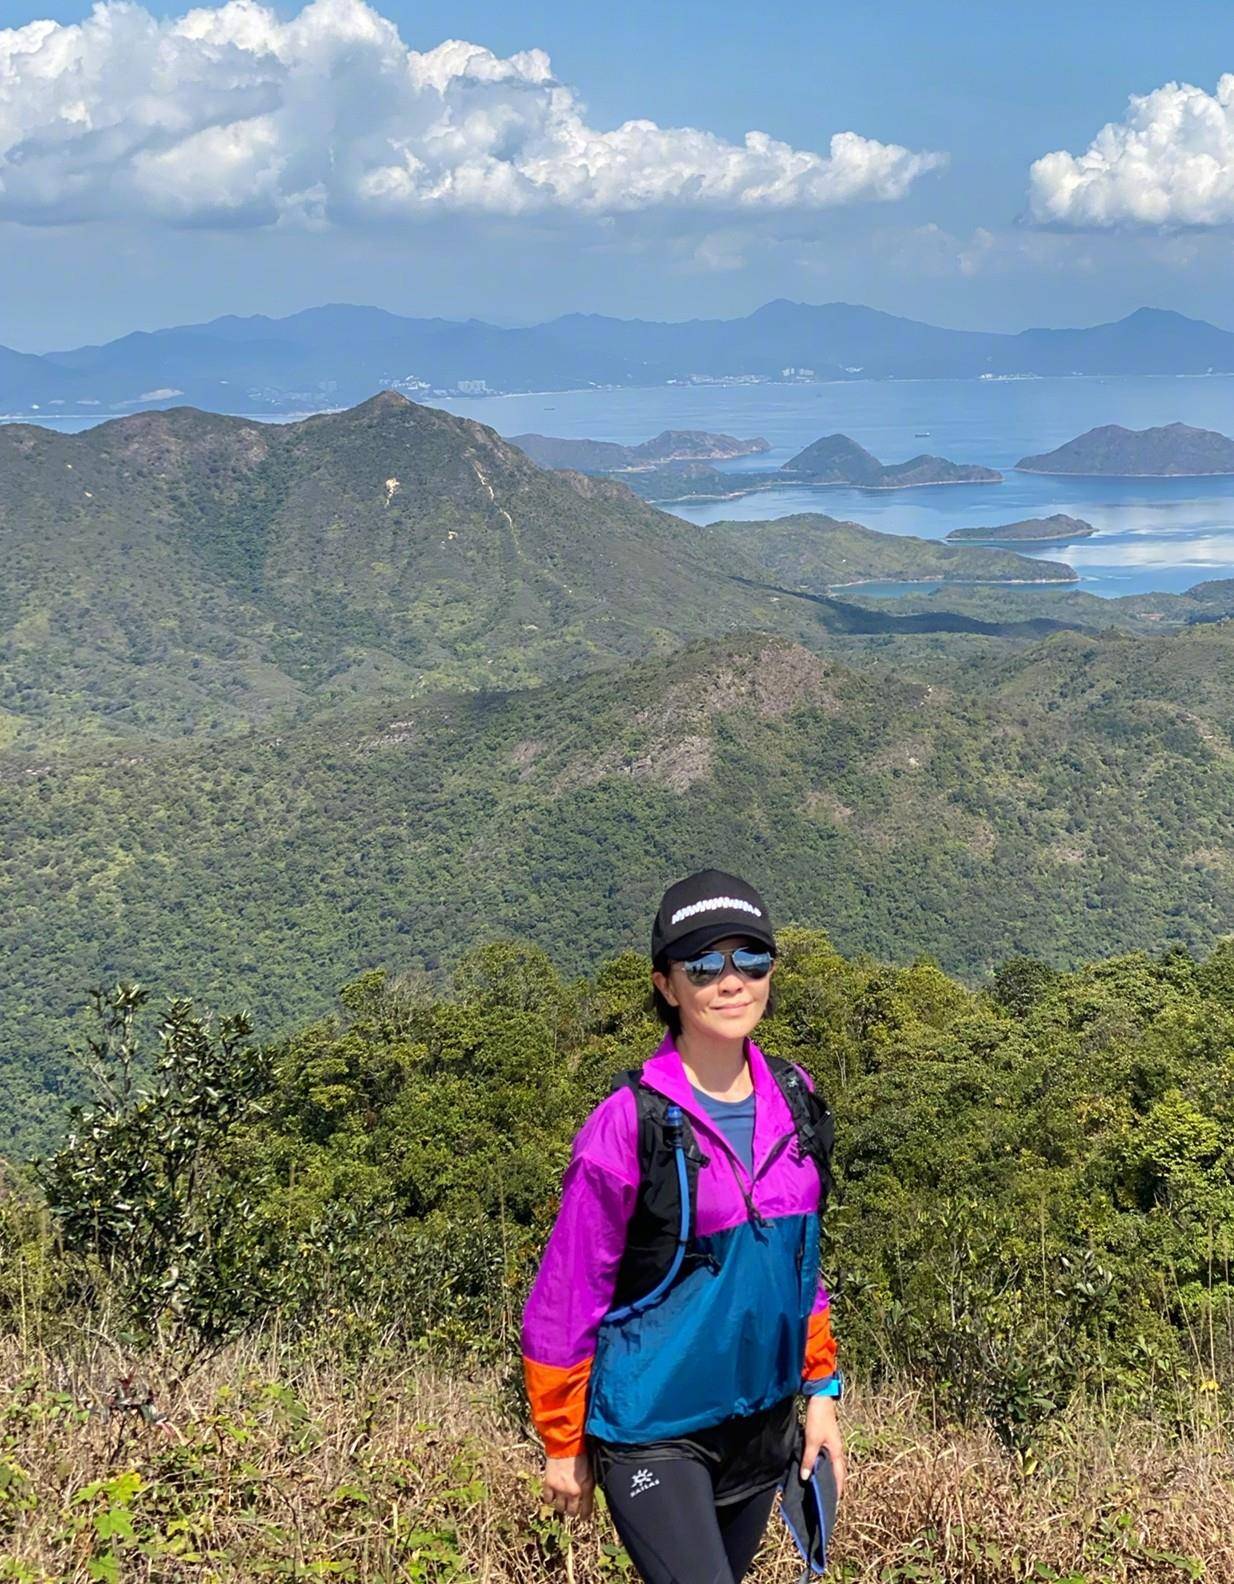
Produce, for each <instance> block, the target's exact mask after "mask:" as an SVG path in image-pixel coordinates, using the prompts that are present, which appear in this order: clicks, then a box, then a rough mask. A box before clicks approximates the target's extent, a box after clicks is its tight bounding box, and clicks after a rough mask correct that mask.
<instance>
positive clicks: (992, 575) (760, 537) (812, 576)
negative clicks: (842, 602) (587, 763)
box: [707, 512, 1077, 592]
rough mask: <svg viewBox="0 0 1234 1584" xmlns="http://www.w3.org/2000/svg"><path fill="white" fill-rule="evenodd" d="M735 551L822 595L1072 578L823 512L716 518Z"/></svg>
mask: <svg viewBox="0 0 1234 1584" xmlns="http://www.w3.org/2000/svg"><path fill="white" fill-rule="evenodd" d="M707 531H708V533H710V534H712V535H713V536H715V537H717V538H722V539H723V540H724V542H725V544H726V545H728V546H730V547H731V548H732V550H733V551H734V552H737V553H744V554H746V555H753V556H754V557H756V558H757V560H758V563H759V565H760V566H761V567H763V568H764V569H765V570H766V571H767V572H768V573H769V574H770V575H771V576H772V577H774V578H776V579H777V580H778V581H779V582H782V583H786V584H787V585H788V586H789V587H790V588H807V589H811V590H813V591H815V592H821V591H823V590H825V589H828V588H842V587H844V586H845V585H846V584H849V583H860V582H864V581H873V580H875V579H879V578H886V579H888V580H890V581H895V580H898V579H905V580H910V581H917V580H920V581H923V582H924V581H932V580H935V579H938V580H941V581H943V582H952V581H958V582H965V583H982V582H985V583H1074V582H1076V581H1077V578H1076V574H1075V573H1074V572H1073V571H1072V569H1071V568H1070V567H1069V566H1066V565H1064V563H1062V562H1061V561H1039V560H1036V559H1034V558H1032V557H1029V556H1022V555H1017V554H1016V552H1015V551H1014V550H1003V549H988V548H987V549H982V548H972V547H969V546H957V545H950V544H944V543H942V542H940V541H939V540H937V539H918V538H917V537H915V536H914V535H912V534H883V533H877V532H876V531H875V530H874V529H873V528H864V527H862V525H861V524H860V523H855V522H842V521H841V520H840V519H838V518H836V517H827V516H824V515H823V514H822V513H819V512H798V513H795V514H794V515H792V516H790V517H776V518H773V519H771V520H770V521H768V522H760V523H756V524H753V525H752V524H750V523H748V522H718V523H713V524H712V525H711V527H710V528H709V529H708V530H707Z"/></svg>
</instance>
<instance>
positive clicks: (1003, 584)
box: [827, 572, 1084, 593]
mask: <svg viewBox="0 0 1234 1584" xmlns="http://www.w3.org/2000/svg"><path fill="white" fill-rule="evenodd" d="M1083 581H1084V580H1083V578H1081V576H1080V574H1079V573H1078V572H1077V573H1076V574H1075V575H1074V576H1073V577H1069V578H958V577H947V576H946V575H945V574H944V573H940V574H939V575H938V576H937V577H877V578H857V579H856V580H855V581H854V582H852V583H828V584H827V592H828V593H830V592H831V591H832V589H854V588H868V587H869V586H870V585H871V584H872V583H903V584H904V585H905V586H906V587H911V586H913V585H919V586H921V587H923V588H924V587H930V586H932V585H934V584H937V583H943V584H948V585H951V586H956V585H962V586H963V587H965V588H1009V587H1011V588H1068V589H1069V588H1074V587H1075V586H1076V584H1077V583H1082V582H1083Z"/></svg>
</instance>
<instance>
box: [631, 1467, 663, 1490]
mask: <svg viewBox="0 0 1234 1584" xmlns="http://www.w3.org/2000/svg"><path fill="white" fill-rule="evenodd" d="M659 1483H660V1481H659V1480H658V1479H657V1478H656V1477H655V1475H654V1474H653V1473H652V1472H651V1470H650V1469H639V1471H638V1473H637V1474H635V1476H634V1478H633V1479H632V1480H631V1481H630V1495H631V1496H641V1495H642V1494H643V1492H644V1491H649V1490H652V1489H653V1488H654V1487H655V1486H657V1485H658V1484H659Z"/></svg>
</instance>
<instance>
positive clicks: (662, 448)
mask: <svg viewBox="0 0 1234 1584" xmlns="http://www.w3.org/2000/svg"><path fill="white" fill-rule="evenodd" d="M510 444H511V445H516V446H518V448H519V450H520V451H525V452H526V454H527V455H528V456H529V457H530V458H531V460H532V461H533V462H535V463H536V464H537V465H538V466H539V467H545V468H574V469H575V470H576V471H577V472H579V473H633V472H644V471H647V470H648V469H652V468H661V467H663V466H665V464H667V463H672V462H727V461H730V460H731V459H732V458H733V457H743V456H760V455H761V454H762V453H763V452H764V451H770V450H771V445H770V443H769V442H768V441H766V440H764V439H763V437H762V436H761V435H757V436H756V437H755V438H754V439H752V440H739V439H737V437H736V436H735V435H726V434H708V433H707V431H706V430H703V429H665V430H664V431H663V432H662V433H661V434H658V435H656V436H654V437H653V438H652V439H651V440H644V441H643V442H642V443H641V444H640V445H632V446H628V445H618V444H617V443H616V442H615V441H612V440H572V439H568V438H566V437H565V436H557V435H542V434H522V435H513V436H512V437H511V440H510Z"/></svg>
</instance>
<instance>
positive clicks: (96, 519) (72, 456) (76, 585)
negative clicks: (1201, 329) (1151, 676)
mask: <svg viewBox="0 0 1234 1584" xmlns="http://www.w3.org/2000/svg"><path fill="white" fill-rule="evenodd" d="M668 439H669V441H670V442H671V441H672V439H673V437H672V436H671V435H670V436H669V437H668ZM632 476H634V475H632ZM849 538H850V540H854V541H855V539H856V538H859V539H860V545H861V561H862V565H863V567H864V569H865V572H864V575H868V576H870V577H876V578H877V577H887V576H901V575H908V576H912V575H917V574H916V573H914V572H913V571H912V570H911V568H912V567H913V566H918V570H919V571H922V569H925V571H932V570H933V568H934V566H935V563H936V562H937V560H938V552H937V551H936V550H934V549H931V548H929V547H927V548H924V549H923V548H921V543H922V542H920V541H915V540H914V541H904V540H899V539H897V538H896V537H895V536H894V535H889V534H888V535H877V534H873V533H871V532H870V531H869V530H857V529H854V530H852V532H850V533H849ZM764 551H765V552H766V553H765V554H764ZM0 552H2V553H3V555H4V559H5V577H4V580H3V584H2V585H0V752H3V751H5V750H6V749H7V750H8V751H13V752H20V751H26V752H30V753H33V752H42V751H44V750H45V749H46V748H48V747H62V746H69V745H72V744H76V743H80V742H81V741H82V740H83V739H90V738H93V739H96V740H98V741H100V742H102V741H107V740H117V739H118V740H121V741H125V742H129V743H136V742H138V741H149V740H151V739H162V740H174V739H176V738H179V737H185V736H196V737H207V736H217V735H219V734H226V733H237V732H244V731H246V730H248V729H250V728H253V727H258V728H267V729H272V728H276V727H279V726H281V725H283V724H285V723H287V722H290V721H294V720H297V719H305V718H308V717H310V716H312V715H314V714H316V713H318V712H320V711H321V710H323V709H331V708H335V707H338V706H343V705H346V704H348V703H351V702H363V701H365V700H371V699H374V698H389V699H403V700H405V699H407V698H408V697H414V696H416V695H423V694H425V693H428V692H430V691H432V690H435V689H440V688H491V687H498V688H511V687H522V686H527V685H532V684H535V683H539V682H544V681H548V680H551V679H553V678H556V677H561V676H565V675H569V674H571V673H575V672H579V671H582V670H586V669H590V668H595V667H598V666H606V665H613V664H616V663H619V662H621V661H625V660H631V659H635V658H639V657H643V656H647V655H654V654H662V653H666V652H668V651H669V650H671V649H673V648H674V647H676V646H677V645H678V644H680V643H682V642H684V641H686V640H687V639H689V638H692V637H703V636H716V635H719V634H722V633H726V632H733V631H746V630H752V629H754V630H760V631H766V632H774V633H778V634H781V635H783V636H786V637H790V638H800V639H804V640H805V641H807V642H811V643H815V642H818V643H823V644H825V643H826V641H827V637H826V635H827V631H828V624H827V622H826V619H825V616H824V614H823V613H822V612H821V611H820V610H819V608H818V607H816V606H814V605H811V604H809V603H808V602H803V601H794V600H790V599H785V598H784V592H785V591H784V590H782V589H775V588H772V587H769V586H768V585H769V584H770V583H772V582H774V581H775V571H776V569H781V568H782V561H783V557H782V553H781V550H780V548H779V545H778V542H777V537H776V532H775V530H774V528H771V529H768V530H767V532H766V534H765V535H764V534H763V533H762V532H756V533H751V532H749V531H747V532H746V534H745V536H744V540H743V541H742V542H738V541H737V539H736V538H734V537H731V536H730V538H729V539H728V540H726V542H725V549H724V553H723V555H719V554H718V553H717V547H716V543H715V536H714V535H713V534H711V533H710V532H709V530H707V529H704V528H699V527H696V526H694V525H693V524H689V523H685V522H682V521H681V520H680V519H678V518H675V517H670V516H668V515H666V514H665V513H663V512H659V511H656V510H655V509H654V508H652V507H650V506H648V505H646V504H645V503H644V502H643V501H641V500H639V499H638V498H637V497H636V496H635V495H633V494H632V493H631V492H630V491H629V490H628V489H626V488H625V486H624V485H622V484H621V483H618V482H616V481H610V480H605V479H595V478H589V477H585V476H583V475H582V474H579V473H569V472H553V471H546V470H544V469H541V468H539V467H537V466H535V464H534V463H532V462H531V461H530V460H529V459H528V458H527V457H526V456H525V455H524V454H523V453H522V452H521V451H519V450H518V449H517V448H516V447H514V446H512V445H510V444H508V443H507V442H506V441H504V440H502V439H501V438H500V437H499V436H498V435H497V434H496V433H495V432H494V431H493V430H492V429H488V428H486V427H484V426H483V425H481V424H476V423H472V422H470V421H468V420H466V419H462V418H456V417H453V416H452V415H450V414H449V413H444V412H438V411H435V410H434V409H432V408H429V407H421V406H417V405H415V404H414V403H412V402H409V401H406V400H405V399H404V398H403V397H401V396H396V395H394V394H392V393H389V392H387V393H386V394H384V395H382V396H378V397H374V398H373V399H372V400H371V401H369V402H366V403H365V404H364V405H363V406H361V407H357V408H355V409H353V410H351V411H349V412H343V413H334V414H328V415H322V416H320V417H315V418H310V419H306V420H304V421H303V422H300V423H294V424H285V425H280V424H257V423H253V422H250V421H247V420H244V419H239V418H223V417H218V416H214V415H211V414H207V413H200V412H194V411H192V410H189V409H177V410H173V411H170V412H165V413H144V414H137V415H133V416H130V417H128V418H124V419H118V420H116V421H114V422H112V423H108V424H103V425H100V426H99V427H98V428H95V429H92V430H88V431H86V432H85V433H82V434H77V435H62V434H56V433H53V432H52V431H49V430H45V429H38V428H34V427H31V426H27V425H8V426H0ZM964 553H965V554H969V555H972V556H973V557H974V559H973V560H972V561H971V562H969V563H966V562H964V561H962V560H960V559H956V560H955V561H954V562H953V563H952V568H953V571H954V573H955V575H956V576H965V575H969V576H973V577H978V578H979V577H982V576H986V575H990V576H998V577H1003V576H1008V575H1009V576H1017V575H1019V574H1018V573H1017V572H1016V571H1015V569H1014V564H1013V562H1012V561H1011V560H1009V559H1004V561H1003V562H1002V563H1001V568H1002V570H998V569H997V566H996V563H994V562H992V561H991V560H990V558H989V554H988V552H979V551H972V552H964ZM956 554H957V556H958V555H959V552H956ZM918 564H920V565H918ZM966 566H967V567H968V568H969V571H968V573H967V574H966V573H965V571H964V568H965V567H966ZM826 571H827V567H826V562H825V558H824V560H823V562H822V563H820V566H819V567H818V568H817V569H815V568H812V567H811V565H810V564H809V558H808V557H807V558H805V559H804V561H803V569H802V577H801V581H802V582H804V583H807V584H808V585H809V586H810V587H819V586H821V582H822V580H823V579H824V578H825V575H826ZM923 575H924V573H923ZM1027 575H1028V576H1030V577H1031V576H1049V575H1051V573H1050V572H1049V570H1048V569H1047V571H1045V572H1033V571H1031V570H1030V571H1029V572H1028V573H1027Z"/></svg>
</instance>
